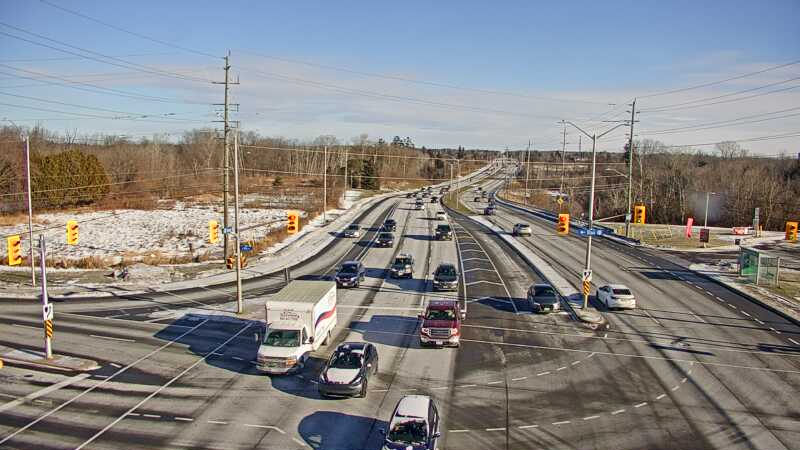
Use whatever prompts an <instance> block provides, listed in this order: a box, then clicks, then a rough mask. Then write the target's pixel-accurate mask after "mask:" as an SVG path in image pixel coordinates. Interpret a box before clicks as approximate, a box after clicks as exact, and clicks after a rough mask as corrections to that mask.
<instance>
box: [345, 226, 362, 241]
mask: <svg viewBox="0 0 800 450" xmlns="http://www.w3.org/2000/svg"><path fill="white" fill-rule="evenodd" d="M344 237H349V238H357V237H361V227H360V226H358V224H357V223H353V224H350V225H349V226H348V227H347V228H346V229H345V230H344Z"/></svg>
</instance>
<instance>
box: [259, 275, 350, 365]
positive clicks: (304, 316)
mask: <svg viewBox="0 0 800 450" xmlns="http://www.w3.org/2000/svg"><path fill="white" fill-rule="evenodd" d="M265 308H266V322H267V323H266V329H265V331H264V335H263V336H262V339H261V346H260V347H259V349H258V358H257V364H258V368H259V369H260V370H262V371H264V372H267V373H270V374H286V373H290V372H293V371H295V370H299V369H301V368H302V367H303V365H304V364H305V362H306V360H307V359H308V357H309V356H310V354H311V352H313V351H315V350H317V349H318V348H319V347H320V346H322V345H325V344H327V343H328V341H329V340H330V338H331V334H332V333H333V329H334V327H336V283H334V282H332V281H311V280H295V281H291V282H290V283H289V284H287V285H286V286H285V287H284V288H283V289H281V290H280V291H278V292H277V293H276V294H275V295H273V296H272V297H269V298H268V299H267V301H266V304H265Z"/></svg>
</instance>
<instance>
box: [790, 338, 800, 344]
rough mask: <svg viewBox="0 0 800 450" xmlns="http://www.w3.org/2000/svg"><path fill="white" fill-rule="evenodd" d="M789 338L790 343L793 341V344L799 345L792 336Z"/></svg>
mask: <svg viewBox="0 0 800 450" xmlns="http://www.w3.org/2000/svg"><path fill="white" fill-rule="evenodd" d="M789 340H790V341H792V343H793V344H794V345H800V342H797V341H795V340H794V339H792V338H789Z"/></svg>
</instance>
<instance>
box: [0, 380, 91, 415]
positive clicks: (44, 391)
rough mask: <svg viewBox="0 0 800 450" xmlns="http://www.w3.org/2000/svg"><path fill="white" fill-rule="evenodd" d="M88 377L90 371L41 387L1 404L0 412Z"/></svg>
mask: <svg viewBox="0 0 800 450" xmlns="http://www.w3.org/2000/svg"><path fill="white" fill-rule="evenodd" d="M88 377H89V374H88V373H82V374H79V375H75V376H74V377H71V378H67V379H66V380H62V381H60V382H58V383H55V384H51V385H50V386H47V387H45V388H42V389H40V390H38V391H36V392H33V393H30V394H28V395H26V396H25V397H22V398H18V399H16V400H13V401H10V402H8V403H5V404H3V405H0V412H3V411H7V410H9V409H12V408H15V407H17V406H19V405H22V404H24V403H25V402H30V401H33V400H35V399H37V398H39V397H42V396H45V395H47V394H49V393H51V392H54V391H57V390H59V389H61V388H63V387H66V386H69V385H70V384H72V383H75V382H77V381H80V380H83V379H84V378H88Z"/></svg>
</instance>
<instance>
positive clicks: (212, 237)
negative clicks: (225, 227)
mask: <svg viewBox="0 0 800 450" xmlns="http://www.w3.org/2000/svg"><path fill="white" fill-rule="evenodd" d="M217 242H219V223H218V222H217V221H216V220H209V221H208V243H209V244H216V243H217Z"/></svg>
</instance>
